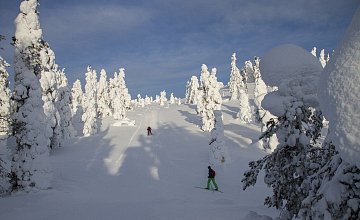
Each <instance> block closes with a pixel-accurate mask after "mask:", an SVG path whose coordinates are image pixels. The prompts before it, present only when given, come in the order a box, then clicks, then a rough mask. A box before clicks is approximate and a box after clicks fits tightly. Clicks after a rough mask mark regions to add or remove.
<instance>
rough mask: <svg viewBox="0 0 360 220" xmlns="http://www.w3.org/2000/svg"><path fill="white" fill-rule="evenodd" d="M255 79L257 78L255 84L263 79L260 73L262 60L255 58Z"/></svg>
mask: <svg viewBox="0 0 360 220" xmlns="http://www.w3.org/2000/svg"><path fill="white" fill-rule="evenodd" d="M253 67H254V78H255V83H256V82H257V80H258V79H259V78H261V73H260V58H259V57H256V56H255V57H254V65H253Z"/></svg>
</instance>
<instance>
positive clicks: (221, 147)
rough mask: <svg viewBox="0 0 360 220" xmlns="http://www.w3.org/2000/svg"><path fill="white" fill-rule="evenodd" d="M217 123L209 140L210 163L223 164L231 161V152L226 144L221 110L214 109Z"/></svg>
mask: <svg viewBox="0 0 360 220" xmlns="http://www.w3.org/2000/svg"><path fill="white" fill-rule="evenodd" d="M214 116H215V125H214V128H213V129H212V130H211V140H210V142H209V145H210V148H209V163H210V164H211V165H214V166H219V165H223V164H225V163H227V162H229V160H230V158H229V154H228V152H227V149H226V146H225V137H224V124H223V121H222V113H221V111H220V110H215V111H214Z"/></svg>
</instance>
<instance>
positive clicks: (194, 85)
mask: <svg viewBox="0 0 360 220" xmlns="http://www.w3.org/2000/svg"><path fill="white" fill-rule="evenodd" d="M198 92H199V80H198V78H197V77H196V76H192V77H191V81H190V82H189V85H188V92H187V96H186V103H188V104H195V105H196V104H197V96H198Z"/></svg>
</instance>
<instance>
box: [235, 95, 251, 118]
mask: <svg viewBox="0 0 360 220" xmlns="http://www.w3.org/2000/svg"><path fill="white" fill-rule="evenodd" d="M239 100H240V107H239V112H238V113H237V117H238V119H239V121H240V123H250V122H251V121H252V112H251V107H250V103H249V96H248V95H247V94H246V92H245V91H244V90H243V89H241V90H240V95H239Z"/></svg>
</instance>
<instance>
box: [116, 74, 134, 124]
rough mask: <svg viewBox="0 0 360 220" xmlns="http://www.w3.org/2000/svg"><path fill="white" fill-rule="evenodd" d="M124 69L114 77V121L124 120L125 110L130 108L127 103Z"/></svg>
mask: <svg viewBox="0 0 360 220" xmlns="http://www.w3.org/2000/svg"><path fill="white" fill-rule="evenodd" d="M124 71H125V69H124V68H120V69H119V74H118V75H117V77H116V81H115V88H114V95H115V97H114V99H113V117H114V119H124V118H126V108H127V106H130V103H127V102H128V90H127V88H126V84H125V72H124Z"/></svg>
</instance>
